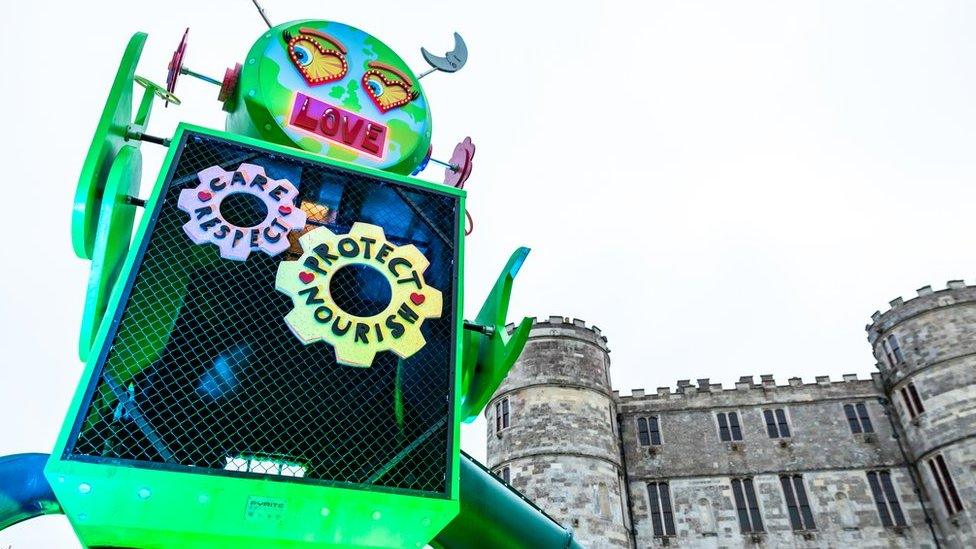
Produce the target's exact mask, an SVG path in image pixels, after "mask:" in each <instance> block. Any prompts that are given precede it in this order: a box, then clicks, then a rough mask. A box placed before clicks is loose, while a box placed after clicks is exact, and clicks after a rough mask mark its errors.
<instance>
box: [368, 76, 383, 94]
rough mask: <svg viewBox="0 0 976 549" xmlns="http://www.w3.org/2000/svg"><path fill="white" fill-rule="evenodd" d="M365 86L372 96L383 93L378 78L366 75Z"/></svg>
mask: <svg viewBox="0 0 976 549" xmlns="http://www.w3.org/2000/svg"><path fill="white" fill-rule="evenodd" d="M366 87H367V88H369V91H370V93H372V95H373V97H377V98H379V97H381V96H382V95H383V90H384V87H383V83H382V82H380V81H379V79H377V78H368V77H367V79H366Z"/></svg>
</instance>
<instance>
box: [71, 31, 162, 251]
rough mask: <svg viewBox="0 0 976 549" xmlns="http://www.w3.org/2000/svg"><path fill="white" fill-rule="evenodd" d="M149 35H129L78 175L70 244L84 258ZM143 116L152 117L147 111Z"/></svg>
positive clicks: (92, 243)
mask: <svg viewBox="0 0 976 549" xmlns="http://www.w3.org/2000/svg"><path fill="white" fill-rule="evenodd" d="M146 38H147V35H146V34H145V33H142V32H137V33H135V34H133V35H132V38H131V39H129V45H128V46H126V48H125V53H124V54H123V55H122V61H121V62H120V63H119V70H118V71H117V72H116V73H115V80H114V81H113V82H112V87H111V89H110V90H109V93H108V98H107V99H106V100H105V107H104V108H103V109H102V115H101V117H100V118H99V120H98V125H97V126H96V127H95V136H94V137H93V138H92V142H91V146H90V147H89V148H88V155H87V156H86V157H85V164H84V165H83V167H82V168H81V176H80V177H79V178H78V187H77V190H76V191H75V200H74V211H73V212H72V215H71V245H72V246H73V247H74V251H75V254H76V255H77V256H78V257H80V258H82V259H91V257H92V251H93V250H94V247H95V233H96V231H97V228H98V214H99V211H100V209H101V202H102V194H103V192H104V189H105V183H106V179H107V177H108V172H109V170H110V169H111V167H112V162H113V161H114V160H115V155H116V154H117V153H118V151H119V149H121V148H122V145H124V144H125V141H126V132H127V127H128V125H129V123H130V122H131V121H132V87H133V82H134V79H135V73H136V65H138V64H139V57H140V56H141V55H142V48H143V46H144V45H145V44H146ZM140 110H141V109H140ZM144 120H145V122H148V120H149V115H148V111H147V112H146V114H145V116H144Z"/></svg>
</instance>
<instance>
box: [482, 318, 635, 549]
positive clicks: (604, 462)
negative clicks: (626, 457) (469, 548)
mask: <svg viewBox="0 0 976 549" xmlns="http://www.w3.org/2000/svg"><path fill="white" fill-rule="evenodd" d="M608 353H609V351H608V349H607V344H606V338H605V337H603V336H602V335H601V334H600V330H599V329H598V328H597V327H595V326H594V327H587V326H586V325H585V323H584V322H583V321H582V320H570V319H568V318H563V317H559V316H553V317H549V319H548V320H545V321H537V322H535V323H534V325H533V328H532V332H531V335H530V336H529V340H528V343H527V344H526V346H525V350H524V351H523V352H522V356H521V357H520V358H519V360H518V362H516V363H515V366H514V367H513V368H512V370H511V372H510V373H509V375H508V377H507V378H506V380H505V382H504V383H503V384H502V386H501V387H499V389H498V391H497V392H496V393H495V394H494V396H493V397H492V400H491V402H490V403H489V404H488V407H487V408H486V411H485V417H486V418H487V420H488V465H489V467H490V468H491V469H492V470H493V471H495V473H496V474H498V475H499V476H501V477H502V478H504V479H506V480H509V482H510V483H511V484H512V486H514V487H515V488H516V489H518V490H519V491H521V492H522V493H523V494H525V495H526V496H527V497H528V498H530V499H531V500H532V501H534V502H535V503H536V504H537V505H539V507H541V508H542V509H543V510H545V511H546V512H547V513H549V514H550V515H552V516H553V517H554V518H555V519H556V520H558V521H560V522H561V523H562V524H564V525H565V526H567V527H572V529H573V531H574V532H575V535H576V538H577V539H578V540H580V542H581V543H582V544H583V545H584V546H585V547H588V548H593V549H600V548H611V547H631V542H630V539H631V538H630V534H629V528H630V524H629V521H628V519H627V510H626V500H627V496H626V492H625V488H624V481H623V469H622V466H621V454H620V439H619V438H618V436H617V425H616V405H615V403H614V399H613V393H612V392H611V389H610V375H609V371H608V366H609V364H610V357H609V354H608Z"/></svg>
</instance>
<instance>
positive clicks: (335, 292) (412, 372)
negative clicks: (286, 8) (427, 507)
mask: <svg viewBox="0 0 976 549" xmlns="http://www.w3.org/2000/svg"><path fill="white" fill-rule="evenodd" d="M173 146H177V145H176V144H174V145H173ZM178 146H179V149H178V151H177V153H176V156H175V157H174V161H173V162H172V165H171V166H170V167H169V174H168V176H167V179H166V181H165V187H164V188H163V190H162V193H161V195H160V199H159V201H158V203H157V204H156V207H155V209H154V211H152V212H147V215H152V218H151V221H150V226H149V232H148V233H147V237H146V239H145V240H144V241H143V244H142V248H141V249H140V250H139V253H140V256H139V257H138V258H137V262H136V268H135V269H134V270H133V273H134V274H133V275H132V276H131V277H130V280H129V281H128V286H127V292H128V294H127V296H126V297H125V299H124V300H123V303H122V305H121V306H120V307H119V310H118V311H116V317H115V321H116V323H117V325H116V326H114V327H113V330H114V331H113V333H111V334H110V339H109V343H108V344H106V345H105V347H104V348H103V350H102V352H101V354H100V356H99V357H98V362H97V364H96V374H97V375H96V376H95V377H94V378H93V383H92V386H91V387H89V389H88V395H87V398H86V400H85V403H84V405H83V409H82V413H81V415H80V416H79V419H78V421H77V422H76V425H75V431H74V433H73V437H72V439H71V441H69V444H68V446H67V450H66V454H65V457H66V458H67V459H78V460H105V459H109V460H112V461H113V462H119V461H131V462H135V463H133V465H142V466H150V465H151V466H153V467H170V468H176V469H182V468H189V467H193V469H192V471H193V472H196V473H202V472H204V471H206V472H208V473H214V474H223V475H268V476H272V477H274V478H281V479H284V477H287V479H288V480H290V481H299V482H325V483H349V484H354V485H359V486H368V487H379V488H381V489H386V490H391V489H392V490H397V491H401V490H402V491H410V492H423V493H427V494H445V493H447V492H448V490H449V480H448V479H449V478H450V477H451V475H450V474H449V467H450V449H451V448H452V447H453V446H452V445H453V442H454V441H453V440H452V439H451V437H452V433H453V414H454V410H453V403H454V394H453V387H454V385H453V383H454V368H455V356H454V350H455V343H456V338H457V334H456V333H455V326H456V316H455V315H456V313H455V300H456V281H457V276H458V273H457V269H458V261H459V258H458V242H457V238H458V236H457V235H458V219H459V216H458V213H459V207H460V204H459V198H458V197H456V196H453V195H450V194H447V193H443V192H437V191H433V190H428V189H425V188H421V187H419V186H412V185H407V184H402V183H398V182H395V181H392V180H387V179H385V178H382V177H377V176H373V175H366V174H363V173H360V172H358V171H353V170H348V169H343V168H340V167H336V166H334V165H331V164H325V163H319V162H316V161H311V160H306V159H302V158H297V157H292V156H290V155H287V154H280V153H274V152H270V151H266V150H263V149H259V148H256V147H253V146H249V145H244V144H241V143H238V142H235V141H231V140H227V139H223V138H218V137H214V136H210V135H205V134H199V133H194V132H189V131H188V132H185V133H184V138H183V140H182V141H181V142H180V143H179V145H178ZM242 163H249V164H254V165H257V166H260V167H262V168H263V169H264V171H265V173H266V174H267V177H268V178H270V179H287V180H288V181H290V182H291V183H292V184H293V185H294V186H295V187H296V188H297V189H298V198H297V200H296V201H295V203H294V204H293V205H292V206H293V207H297V208H301V210H302V211H304V212H305V213H306V215H307V224H306V226H305V228H304V229H303V230H300V231H292V232H291V233H290V234H289V236H288V238H289V241H290V247H289V248H288V249H287V251H285V252H284V253H282V254H279V255H276V256H271V255H269V254H266V253H261V252H259V251H256V250H255V251H252V253H250V255H249V256H248V257H247V258H246V259H245V260H243V261H242V260H230V259H224V258H222V257H221V255H220V250H219V249H218V246H216V245H213V244H206V243H204V244H195V243H194V242H193V241H192V240H191V239H190V238H189V237H188V235H187V233H186V232H185V231H184V229H183V225H184V223H186V222H187V221H188V220H189V219H190V216H191V214H190V213H187V212H185V211H183V210H181V209H180V208H178V205H177V201H178V198H179V195H180V193H181V191H183V190H184V189H188V188H195V187H196V186H197V185H199V184H200V183H201V182H200V180H199V178H198V175H197V174H198V172H200V171H202V170H205V169H206V168H209V167H212V166H219V167H220V168H222V169H224V170H227V171H231V172H232V171H234V170H236V169H237V168H238V167H239V166H240V165H241V164H242ZM230 198H234V200H230ZM220 213H221V215H222V217H223V218H224V219H225V220H226V221H227V222H228V223H230V224H232V225H237V226H241V227H248V226H252V225H254V224H256V223H258V222H259V221H260V220H261V219H264V218H265V217H266V215H267V205H266V204H265V203H263V202H261V201H260V200H253V199H250V198H248V197H247V196H246V195H236V196H234V197H228V199H226V200H223V201H222V202H221V204H220ZM357 222H359V223H369V224H372V225H376V226H379V227H381V228H382V229H383V232H384V233H385V235H386V239H387V240H388V241H389V242H390V243H391V244H394V245H396V246H406V245H414V246H416V248H417V249H418V250H419V251H420V253H422V254H423V256H424V257H425V258H426V259H427V260H428V261H429V263H430V265H429V266H428V267H427V269H426V270H425V271H424V272H423V277H424V279H425V281H426V283H427V284H429V285H431V286H433V287H434V288H437V289H439V290H440V292H441V293H442V295H443V313H442V314H441V315H440V317H439V318H430V319H427V320H425V321H424V322H423V324H422V326H421V330H422V334H423V337H424V340H425V341H426V344H424V345H423V347H421V348H420V350H419V351H417V352H416V353H414V354H412V355H410V356H408V357H407V358H399V357H398V356H397V355H396V354H394V353H393V352H389V351H384V352H379V353H377V354H376V356H375V359H374V360H373V362H372V364H371V365H370V366H369V367H359V368H357V367H350V366H345V365H342V364H339V363H337V361H336V353H335V350H334V349H333V347H331V346H330V345H329V344H327V343H324V342H321V341H320V342H314V343H309V344H305V343H303V342H302V341H301V340H300V339H299V338H298V337H296V335H295V334H294V333H293V332H292V331H291V330H290V329H289V327H288V326H287V324H286V322H285V321H284V318H285V316H286V315H287V314H288V313H289V312H290V311H291V310H292V308H293V303H292V299H291V298H289V297H288V296H286V295H284V294H282V293H281V292H278V291H276V289H275V275H276V271H277V270H278V266H279V264H280V263H281V262H282V261H291V260H295V259H297V258H299V257H300V256H301V255H302V253H303V251H302V248H301V246H300V244H299V242H298V238H299V237H300V236H301V235H302V234H303V233H304V232H307V231H310V230H313V229H315V228H316V227H319V226H325V227H327V228H328V229H329V230H331V231H332V232H333V233H336V234H343V233H348V232H349V231H350V229H351V227H352V226H353V224H354V223H357ZM390 291H391V289H390V287H389V283H388V282H387V280H386V279H384V278H383V277H381V276H378V275H377V273H376V271H375V270H373V269H369V268H343V269H342V270H341V271H337V272H336V273H335V276H333V277H332V280H331V283H330V285H329V288H328V292H329V295H330V296H331V298H332V299H333V300H334V303H335V304H336V305H338V306H339V307H340V308H341V309H342V310H344V311H347V312H349V313H350V314H353V315H368V314H374V313H375V311H377V310H382V309H383V307H385V306H386V304H387V303H389V300H390Z"/></svg>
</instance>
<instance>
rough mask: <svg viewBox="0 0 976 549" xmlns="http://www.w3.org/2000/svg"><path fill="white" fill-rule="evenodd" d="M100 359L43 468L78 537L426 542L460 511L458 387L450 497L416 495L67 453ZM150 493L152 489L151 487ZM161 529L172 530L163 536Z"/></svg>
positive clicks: (236, 543)
mask: <svg viewBox="0 0 976 549" xmlns="http://www.w3.org/2000/svg"><path fill="white" fill-rule="evenodd" d="M188 131H193V132H197V133H201V134H206V135H213V136H216V137H220V138H223V139H229V140H233V141H237V142H240V143H243V144H247V145H251V146H255V147H258V148H261V149H264V150H267V151H269V152H272V153H280V154H285V155H291V156H296V157H301V158H305V159H308V160H314V161H317V162H324V163H329V164H334V165H338V166H341V167H342V168H344V169H348V170H352V171H357V172H361V173H365V174H369V175H373V176H377V177H383V178H385V179H388V180H395V181H398V182H400V183H403V184H405V185H411V186H415V187H423V188H427V189H431V190H436V191H439V192H443V193H448V194H452V195H455V196H457V197H459V198H460V204H459V212H463V211H464V203H463V199H464V196H465V192H464V191H463V190H460V189H453V188H448V187H444V186H442V185H437V184H435V183H430V182H426V181H422V180H418V179H413V178H409V177H405V176H400V175H396V174H390V173H389V172H385V171H380V170H377V169H373V168H367V167H363V166H359V165H355V164H348V163H345V162H339V161H335V160H330V159H326V158H323V157H321V156H319V155H315V154H312V153H308V152H304V151H300V150H296V149H293V148H290V147H285V146H281V145H275V144H271V143H268V142H265V141H261V140H258V139H253V138H249V137H245V136H239V135H233V134H228V133H226V132H221V131H218V130H213V129H208V128H202V127H198V126H191V125H188V124H181V125H180V126H179V127H178V128H177V131H176V134H175V135H174V138H173V141H174V142H179V141H181V140H182V139H183V137H184V134H185V133H186V132H188ZM176 151H177V147H170V149H169V152H168V154H167V156H166V158H165V160H164V161H163V166H162V169H161V171H160V175H159V178H158V180H157V182H156V184H155V186H154V187H153V189H152V194H151V196H150V197H149V199H148V200H147V204H146V211H147V212H151V211H154V210H155V208H156V207H157V204H158V202H159V201H160V200H161V193H162V190H163V186H164V182H165V178H166V177H167V174H168V172H169V167H170V166H171V165H172V163H173V162H174V161H175V154H176ZM459 215H463V213H461V214H459ZM150 217H151V216H149V215H145V216H143V217H142V219H141V221H140V224H139V228H138V230H137V233H136V235H135V237H134V239H133V243H132V251H133V252H134V251H135V250H137V249H139V248H140V247H141V246H142V244H143V242H144V241H145V240H146V239H147V238H149V234H150V231H149V226H150V221H151V220H150ZM458 221H461V218H459V220H458ZM456 225H457V227H458V234H457V239H458V242H459V251H458V253H463V240H464V225H463V223H461V222H458V223H456ZM136 255H137V254H136V253H128V254H127V255H126V256H125V261H124V264H123V265H122V267H121V271H120V274H119V278H118V279H119V281H126V280H129V279H130V278H131V277H133V276H135V267H136V265H135V260H136ZM459 268H461V266H460V265H459ZM462 281H463V276H462V271H460V270H459V272H458V282H457V285H458V289H457V291H458V292H459V296H458V298H457V300H456V304H455V307H457V311H461V310H462V309H461V307H462V306H463V304H462V301H461V299H460V292H462V291H463V286H462V285H461V283H462ZM124 287H125V284H115V285H114V286H113V287H112V289H111V295H110V298H109V300H108V304H107V306H106V308H105V315H106V318H114V316H115V312H116V310H117V309H118V307H120V306H121V305H122V294H123V289H124ZM160 291H169V290H166V289H160ZM456 317H457V319H458V324H457V326H456V333H458V334H461V333H462V332H463V319H462V315H461V314H457V315H456ZM110 325H111V323H110V322H102V323H100V325H99V327H98V331H97V336H96V337H95V342H94V344H93V346H92V348H91V352H90V355H89V356H90V357H92V358H94V357H98V356H99V355H100V354H101V352H102V348H103V347H104V346H106V345H110V344H111V341H110V340H109V339H108V333H109V328H110ZM145 343H146V345H147V346H148V347H150V348H153V349H161V348H162V345H164V344H165V342H145ZM456 345H457V347H456V353H457V356H458V357H460V356H462V354H461V353H462V347H461V345H462V337H458V338H457V343H456ZM150 354H151V353H150ZM96 362H97V361H96V360H94V359H92V360H89V361H88V364H87V365H86V368H85V372H84V374H83V375H82V379H81V381H80V383H79V385H78V389H77V391H76V393H75V395H74V398H73V400H72V403H71V406H70V408H69V412H68V416H67V418H66V420H65V423H64V425H63V427H62V430H61V433H60V435H59V438H58V441H57V444H56V445H55V448H54V451H53V452H52V457H51V459H50V460H49V461H48V464H47V466H46V468H45V476H46V477H47V479H48V481H49V482H50V483H51V485H52V487H53V489H54V492H55V494H56V495H57V498H58V501H59V502H60V503H61V504H62V507H63V508H64V511H65V513H66V514H67V515H68V518H69V521H70V522H71V524H72V526H73V528H74V529H75V532H76V533H77V534H78V536H79V539H81V540H82V541H83V542H84V543H86V544H87V545H107V546H129V545H131V544H132V543H134V541H138V547H140V548H147V549H148V548H162V547H173V546H177V545H179V546H184V547H188V548H192V547H248V546H255V545H254V544H255V543H258V544H259V545H260V546H261V547H298V546H302V547H310V546H321V547H398V546H399V547H416V546H418V545H417V544H418V543H419V544H420V545H419V547H423V545H424V544H425V543H426V542H427V541H429V540H430V539H432V538H433V537H434V535H435V534H437V532H439V531H440V530H441V529H442V528H443V527H444V526H445V525H446V524H447V523H448V522H450V521H451V520H452V519H453V518H454V517H455V516H456V515H457V512H458V509H459V503H458V497H459V482H458V475H459V463H460V458H459V455H460V449H459V440H460V436H459V429H458V427H457V425H458V423H459V421H458V419H459V418H458V417H457V413H458V410H459V409H460V402H458V400H457V398H458V397H456V401H455V404H454V410H455V414H454V415H455V417H453V418H447V419H448V421H452V422H453V423H454V425H455V429H454V437H453V447H452V449H451V455H450V459H451V460H452V463H453V465H454V467H453V469H452V471H453V478H452V479H451V492H450V497H449V498H445V497H419V496H408V495H404V494H399V493H390V492H387V491H366V490H356V489H347V488H341V487H338V486H330V485H327V484H309V483H300V482H289V481H287V480H285V479H284V477H282V478H253V477H250V476H248V475H242V476H240V477H238V476H227V475H208V474H187V473H186V472H182V471H181V472H176V471H172V470H168V469H165V468H143V467H139V468H136V467H130V466H122V465H117V464H113V463H111V462H109V461H100V462H89V461H79V460H67V459H64V452H65V448H66V447H67V441H68V439H69V437H70V434H71V432H72V428H73V426H74V425H75V423H76V421H77V420H78V415H79V414H80V413H81V409H82V402H83V400H84V397H85V392H86V390H87V388H88V387H90V386H92V383H91V382H92V376H93V375H94V372H95V366H96ZM457 370H458V377H457V378H456V380H455V388H456V389H457V388H458V387H457V384H458V383H459V382H460V368H457ZM458 394H459V391H457V390H455V395H458ZM96 398H97V397H96ZM445 457H447V456H445ZM146 494H148V497H145V496H146ZM282 502H284V503H283V504H284V505H285V508H286V509H287V513H282V514H281V515H282V516H281V517H280V519H279V518H278V517H277V515H275V514H274V513H272V514H271V515H270V516H266V517H265V518H264V519H261V518H260V517H259V518H258V519H255V518H254V517H249V516H248V515H247V511H246V510H247V509H248V506H251V507H252V508H253V509H268V508H275V507H277V506H279V505H281V504H282ZM326 509H327V510H326ZM258 514H260V513H258ZM177 525H178V526H177ZM159 532H167V533H166V535H165V536H163V535H161V534H160V533H159Z"/></svg>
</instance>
